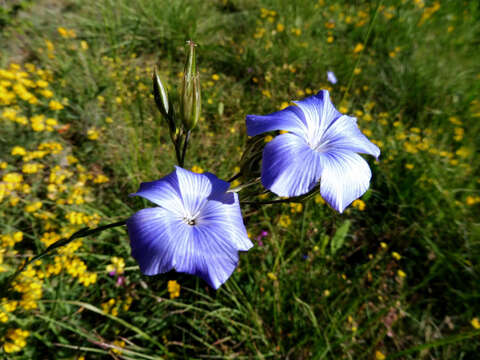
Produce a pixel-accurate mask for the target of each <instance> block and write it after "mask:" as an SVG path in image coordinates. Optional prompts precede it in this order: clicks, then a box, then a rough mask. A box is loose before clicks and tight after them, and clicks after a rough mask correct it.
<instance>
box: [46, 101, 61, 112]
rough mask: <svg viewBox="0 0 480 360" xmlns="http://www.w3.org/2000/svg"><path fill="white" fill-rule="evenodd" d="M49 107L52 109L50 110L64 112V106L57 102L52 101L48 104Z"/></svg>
mask: <svg viewBox="0 0 480 360" xmlns="http://www.w3.org/2000/svg"><path fill="white" fill-rule="evenodd" d="M48 107H49V108H50V110H62V109H63V105H62V104H61V103H60V102H58V101H56V100H51V101H50V102H49V103H48Z"/></svg>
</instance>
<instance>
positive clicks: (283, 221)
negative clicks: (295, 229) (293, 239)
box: [278, 214, 292, 228]
mask: <svg viewBox="0 0 480 360" xmlns="http://www.w3.org/2000/svg"><path fill="white" fill-rule="evenodd" d="M291 224H292V219H291V218H290V216H288V215H287V214H282V215H280V218H279V219H278V226H280V227H283V228H288V227H289V226H290V225H291Z"/></svg>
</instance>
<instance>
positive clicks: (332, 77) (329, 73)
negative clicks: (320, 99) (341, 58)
mask: <svg viewBox="0 0 480 360" xmlns="http://www.w3.org/2000/svg"><path fill="white" fill-rule="evenodd" d="M327 80H328V81H329V82H330V83H332V84H333V85H335V84H336V83H337V77H336V76H335V73H334V72H333V71H327Z"/></svg>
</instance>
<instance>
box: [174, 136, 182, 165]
mask: <svg viewBox="0 0 480 360" xmlns="http://www.w3.org/2000/svg"><path fill="white" fill-rule="evenodd" d="M172 142H173V146H174V147H175V156H176V157H177V164H178V165H180V163H181V162H182V155H181V154H180V148H181V146H182V135H180V136H178V138H177V139H175V140H174V139H173V137H172Z"/></svg>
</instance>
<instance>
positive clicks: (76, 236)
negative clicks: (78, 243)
mask: <svg viewBox="0 0 480 360" xmlns="http://www.w3.org/2000/svg"><path fill="white" fill-rule="evenodd" d="M126 223H127V222H126V220H122V221H117V222H115V223H112V224H108V225H103V226H99V227H97V228H95V229H89V228H88V227H87V228H83V229H80V230H78V231H77V232H75V233H74V234H73V235H72V236H70V237H69V238H68V239H60V240H58V241H56V242H54V243H53V244H52V245H50V246H49V247H47V248H46V249H45V251H43V252H42V253H40V254H38V255H36V256H34V257H32V258H30V259H27V260H25V261H24V263H23V265H22V266H21V267H20V268H19V269H18V270H17V271H15V273H14V274H13V275H12V276H11V277H10V279H9V280H8V282H7V284H10V283H11V282H12V281H13V280H15V278H16V277H17V276H18V275H19V274H20V273H21V272H22V271H23V270H25V268H26V267H27V266H28V265H30V264H31V263H33V262H34V261H37V260H39V259H41V258H43V257H44V256H46V255H48V253H50V252H51V251H52V250H55V249H57V248H59V247H61V246H65V245H67V244H69V243H70V242H72V241H73V240H75V239H79V238H83V237H86V236H88V235H93V234H96V233H99V232H102V231H104V230H107V229H111V228H114V227H117V226H122V225H125V224H126Z"/></svg>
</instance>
